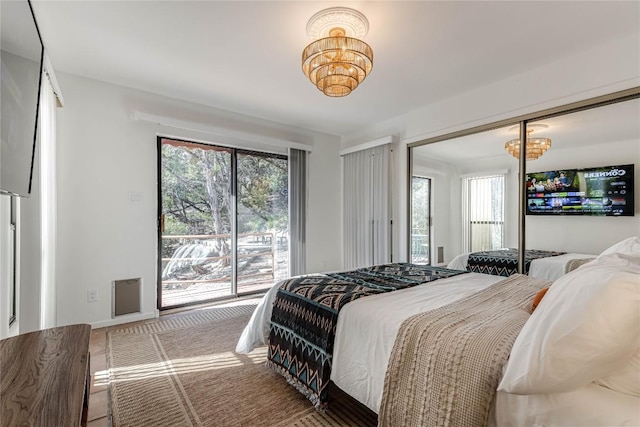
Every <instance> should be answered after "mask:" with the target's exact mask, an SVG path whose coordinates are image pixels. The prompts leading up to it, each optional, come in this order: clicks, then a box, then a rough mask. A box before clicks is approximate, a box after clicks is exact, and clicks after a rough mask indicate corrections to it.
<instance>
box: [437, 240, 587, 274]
mask: <svg viewBox="0 0 640 427" xmlns="http://www.w3.org/2000/svg"><path fill="white" fill-rule="evenodd" d="M595 257H596V255H591V254H580V253H565V252H556V251H545V250H535V249H527V250H526V251H525V273H526V274H528V275H529V276H532V277H538V278H540V279H548V280H555V279H557V278H559V277H561V276H563V275H564V274H566V273H569V272H570V271H572V270H575V269H576V268H578V267H579V266H580V265H582V264H584V263H585V262H588V261H590V260H592V259H594V258H595ZM447 268H452V269H456V270H467V271H473V272H476V273H486V274H494V275H497V276H505V277H507V276H510V275H512V274H515V273H516V272H517V269H518V251H517V250H516V249H513V248H505V249H498V250H495V251H483V252H467V253H463V254H460V255H458V256H456V257H455V258H453V259H452V260H451V261H450V262H449V264H447Z"/></svg>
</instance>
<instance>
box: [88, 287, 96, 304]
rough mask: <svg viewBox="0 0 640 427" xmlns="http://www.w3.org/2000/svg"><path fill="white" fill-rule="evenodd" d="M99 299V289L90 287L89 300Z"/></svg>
mask: <svg viewBox="0 0 640 427" xmlns="http://www.w3.org/2000/svg"><path fill="white" fill-rule="evenodd" d="M96 301H98V291H97V290H96V289H89V290H88V291H87V302H96Z"/></svg>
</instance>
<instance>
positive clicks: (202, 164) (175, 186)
mask: <svg viewBox="0 0 640 427" xmlns="http://www.w3.org/2000/svg"><path fill="white" fill-rule="evenodd" d="M203 148H206V149H203ZM203 148H199V147H198V145H196V144H193V145H180V146H173V145H169V144H164V145H163V146H162V174H161V175H162V189H163V194H162V209H163V213H164V214H165V234H169V235H190V234H194V235H202V234H214V235H220V234H228V233H230V231H231V218H230V215H231V152H230V150H226V149H211V148H209V147H205V146H203ZM237 175H238V182H237V183H238V231H239V232H240V233H247V232H262V231H267V230H285V229H287V227H288V173H287V161H286V159H278V158H274V157H266V156H262V155H253V154H243V153H239V154H238V174H237Z"/></svg>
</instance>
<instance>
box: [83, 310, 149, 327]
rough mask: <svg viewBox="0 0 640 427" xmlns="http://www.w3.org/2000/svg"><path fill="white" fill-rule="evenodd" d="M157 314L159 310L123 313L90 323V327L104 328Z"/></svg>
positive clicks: (147, 318)
mask: <svg viewBox="0 0 640 427" xmlns="http://www.w3.org/2000/svg"><path fill="white" fill-rule="evenodd" d="M159 316H160V312H159V311H158V310H154V311H153V312H151V313H133V314H124V315H122V316H118V317H117V318H116V319H109V320H103V321H101V322H93V323H91V328H92V329H98V328H106V327H108V326H115V325H122V324H124V323H131V322H139V321H141V320H149V319H156V318H158V317H159Z"/></svg>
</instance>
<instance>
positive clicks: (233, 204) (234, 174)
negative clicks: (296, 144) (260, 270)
mask: <svg viewBox="0 0 640 427" xmlns="http://www.w3.org/2000/svg"><path fill="white" fill-rule="evenodd" d="M165 139H166V140H172V141H178V142H184V143H187V144H194V145H203V146H213V147H220V148H222V149H224V150H229V151H230V152H231V172H230V173H231V178H230V185H231V189H230V198H231V199H230V201H229V206H230V217H231V219H232V220H231V230H230V235H231V287H230V294H229V295H225V296H222V297H214V298H209V299H204V300H199V301H194V302H188V303H184V304H176V305H171V306H166V307H163V305H162V235H163V228H164V220H163V205H162V190H163V189H162V145H163V142H162V141H163V140H165ZM156 141H157V152H156V160H157V161H156V164H157V184H156V190H157V222H156V230H157V231H156V232H157V250H156V264H157V270H156V301H157V304H156V306H157V308H158V310H160V311H163V310H171V309H175V308H182V307H188V306H193V305H198V304H205V303H209V302H213V301H219V300H225V299H229V298H236V297H239V296H245V295H252V294H256V293H260V292H264V290H256V291H249V292H243V293H241V294H239V293H238V154H246V155H253V156H261V157H269V158H277V159H282V160H288V156H287V155H284V154H276V153H268V152H261V151H256V150H248V149H243V148H237V147H232V146H226V145H221V144H213V143H206V142H201V141H192V140H189V139H183V138H176V137H172V136H161V135H158V136H157V137H156ZM274 269H275V267H274Z"/></svg>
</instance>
